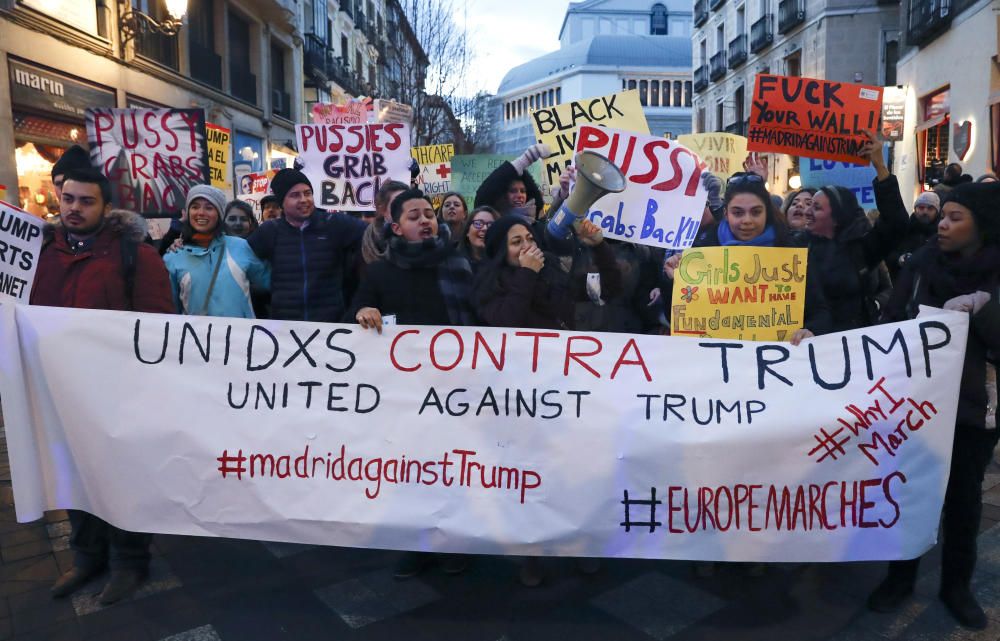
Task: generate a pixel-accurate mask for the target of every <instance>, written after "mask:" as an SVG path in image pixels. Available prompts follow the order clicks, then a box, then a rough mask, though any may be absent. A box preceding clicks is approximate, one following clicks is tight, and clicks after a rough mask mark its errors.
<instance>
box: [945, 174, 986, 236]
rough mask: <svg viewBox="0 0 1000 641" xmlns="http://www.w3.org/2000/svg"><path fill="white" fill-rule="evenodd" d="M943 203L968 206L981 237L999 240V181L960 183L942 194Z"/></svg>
mask: <svg viewBox="0 0 1000 641" xmlns="http://www.w3.org/2000/svg"><path fill="white" fill-rule="evenodd" d="M945 203H958V204H959V205H962V206H963V207H968V208H969V210H970V211H971V212H972V218H973V219H974V220H975V221H976V227H977V228H978V229H979V233H980V234H982V236H983V239H984V240H985V241H986V242H988V243H996V242H1000V183H989V182H986V183H962V184H960V185H957V186H956V187H955V188H954V189H952V190H951V191H949V192H948V193H947V194H945V195H944V197H943V198H942V199H941V205H942V206H944V204H945Z"/></svg>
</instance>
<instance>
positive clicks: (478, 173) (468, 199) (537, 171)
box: [451, 154, 542, 210]
mask: <svg viewBox="0 0 1000 641" xmlns="http://www.w3.org/2000/svg"><path fill="white" fill-rule="evenodd" d="M511 160H514V156H505V155H502V154H460V155H458V156H453V157H452V159H451V190H452V191H457V192H458V193H460V194H462V197H463V198H465V203H466V204H467V205H468V206H469V210H472V208H473V203H475V200H476V190H478V189H479V186H480V185H482V184H483V181H484V180H486V177H487V176H489V175H490V174H491V173H493V170H494V169H496V168H497V167H499V166H500V165H502V164H503V163H505V162H508V161H511ZM525 171H527V172H528V173H529V174H531V177H532V178H534V179H535V182H536V183H539V184H541V182H540V181H541V175H542V174H541V172H542V166H541V164H540V163H537V162H536V163H532V164H531V165H530V166H529V167H528V168H527V169H526V170H525Z"/></svg>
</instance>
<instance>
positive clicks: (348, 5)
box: [340, 0, 354, 20]
mask: <svg viewBox="0 0 1000 641" xmlns="http://www.w3.org/2000/svg"><path fill="white" fill-rule="evenodd" d="M353 4H354V0H342V2H341V3H340V10H341V11H343V12H344V13H346V14H347V17H348V18H350V19H351V20H354V10H353V7H352V5H353Z"/></svg>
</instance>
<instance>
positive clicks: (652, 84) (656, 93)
mask: <svg viewBox="0 0 1000 641" xmlns="http://www.w3.org/2000/svg"><path fill="white" fill-rule="evenodd" d="M649 104H650V106H652V107H659V106H660V81H659V80H650V81H649Z"/></svg>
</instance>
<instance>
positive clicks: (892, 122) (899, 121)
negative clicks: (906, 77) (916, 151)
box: [882, 87, 906, 141]
mask: <svg viewBox="0 0 1000 641" xmlns="http://www.w3.org/2000/svg"><path fill="white" fill-rule="evenodd" d="M905 118H906V90H905V89H903V88H902V87H885V88H884V89H883V92H882V137H883V138H885V139H886V140H891V141H896V140H902V139H903V121H904V120H905Z"/></svg>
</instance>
